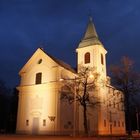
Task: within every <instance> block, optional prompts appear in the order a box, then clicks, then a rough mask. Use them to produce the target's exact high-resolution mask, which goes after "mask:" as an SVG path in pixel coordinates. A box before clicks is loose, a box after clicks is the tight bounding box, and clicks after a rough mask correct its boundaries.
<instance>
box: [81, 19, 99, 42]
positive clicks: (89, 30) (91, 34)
mask: <svg viewBox="0 0 140 140" xmlns="http://www.w3.org/2000/svg"><path fill="white" fill-rule="evenodd" d="M94 37H96V38H98V35H97V32H96V29H95V26H94V24H93V22H92V17H90V18H89V23H88V26H87V30H86V32H85V36H84V38H83V39H90V38H94Z"/></svg>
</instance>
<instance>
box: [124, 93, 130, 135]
mask: <svg viewBox="0 0 140 140" xmlns="http://www.w3.org/2000/svg"><path fill="white" fill-rule="evenodd" d="M129 98H130V96H129V93H128V92H125V93H124V103H125V120H126V130H127V131H128V135H131V131H132V130H131V120H130V118H131V116H130V115H131V113H130V99H129Z"/></svg>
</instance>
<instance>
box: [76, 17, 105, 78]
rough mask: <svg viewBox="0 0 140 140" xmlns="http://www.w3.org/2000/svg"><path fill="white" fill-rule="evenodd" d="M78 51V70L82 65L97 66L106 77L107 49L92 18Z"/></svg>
mask: <svg viewBox="0 0 140 140" xmlns="http://www.w3.org/2000/svg"><path fill="white" fill-rule="evenodd" d="M76 52H77V67H78V72H79V71H80V69H79V67H80V66H85V67H95V69H96V71H97V73H99V74H100V76H101V78H102V79H106V53H107V51H106V49H105V48H104V46H103V44H102V43H101V42H100V40H99V38H98V35H97V32H96V29H95V26H94V24H93V21H92V18H91V17H90V18H89V22H88V25H87V29H86V32H85V34H84V37H83V39H82V40H81V42H80V43H79V46H78V48H77V49H76Z"/></svg>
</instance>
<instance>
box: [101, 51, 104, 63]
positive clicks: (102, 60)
mask: <svg viewBox="0 0 140 140" xmlns="http://www.w3.org/2000/svg"><path fill="white" fill-rule="evenodd" d="M101 64H102V65H103V64H104V56H103V54H102V53H101Z"/></svg>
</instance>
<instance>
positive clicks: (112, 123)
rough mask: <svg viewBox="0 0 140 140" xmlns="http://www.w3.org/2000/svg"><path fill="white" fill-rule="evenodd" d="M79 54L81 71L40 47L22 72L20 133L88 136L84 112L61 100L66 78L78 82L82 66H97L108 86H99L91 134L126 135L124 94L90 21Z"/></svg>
mask: <svg viewBox="0 0 140 140" xmlns="http://www.w3.org/2000/svg"><path fill="white" fill-rule="evenodd" d="M76 53H77V71H75V70H74V69H73V68H72V67H71V66H70V65H68V64H66V63H64V62H63V61H61V60H59V59H56V58H55V57H53V56H51V55H49V54H48V53H47V52H45V51H44V49H42V48H38V49H37V50H36V51H35V53H34V54H33V55H32V57H31V58H30V59H29V60H28V61H27V63H26V64H25V65H24V66H23V68H22V69H21V70H20V72H19V75H20V77H21V80H20V84H19V86H18V87H17V89H18V91H19V101H18V114H17V127H16V132H17V133H18V134H39V135H40V134H45V135H80V134H84V125H83V121H84V118H83V115H82V113H83V110H82V109H80V106H77V104H76V106H75V105H74V103H71V104H70V103H68V102H64V101H63V100H61V99H60V96H61V95H60V94H61V92H60V91H61V88H62V81H61V80H60V79H62V78H63V77H68V78H69V79H74V78H75V76H76V75H77V73H78V72H79V71H80V66H84V67H95V68H96V72H97V73H98V74H99V75H100V79H101V80H102V81H104V86H102V85H99V86H98V91H96V92H97V95H98V97H99V99H100V105H98V107H96V108H94V107H93V108H92V109H90V111H88V113H87V118H88V119H87V120H88V122H87V123H88V134H89V135H91V136H92V135H124V134H125V133H126V131H125V113H124V103H123V94H122V92H121V91H119V90H117V89H116V88H115V87H113V86H111V82H110V81H111V79H110V77H108V76H107V70H106V54H107V50H106V49H105V48H104V46H103V44H102V43H101V41H100V40H99V38H98V35H97V32H96V29H95V27H94V24H93V22H92V19H91V18H90V19H89V22H88V25H87V29H86V31H85V34H84V37H83V38H82V40H81V42H80V43H79V46H78V47H77V48H76Z"/></svg>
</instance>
